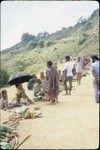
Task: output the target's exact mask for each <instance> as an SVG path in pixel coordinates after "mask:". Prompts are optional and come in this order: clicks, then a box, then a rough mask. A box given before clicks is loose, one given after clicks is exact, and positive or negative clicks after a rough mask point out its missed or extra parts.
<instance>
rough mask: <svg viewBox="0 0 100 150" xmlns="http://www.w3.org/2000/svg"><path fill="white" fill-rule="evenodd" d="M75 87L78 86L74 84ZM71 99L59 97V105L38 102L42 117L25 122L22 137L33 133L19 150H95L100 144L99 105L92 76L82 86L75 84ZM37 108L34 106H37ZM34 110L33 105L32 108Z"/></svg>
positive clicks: (85, 79) (22, 125)
mask: <svg viewBox="0 0 100 150" xmlns="http://www.w3.org/2000/svg"><path fill="white" fill-rule="evenodd" d="M74 84H76V83H74ZM75 88H76V89H75V90H73V91H72V95H71V96H64V95H63V93H60V95H59V103H58V104H57V105H51V106H49V105H47V104H46V103H45V102H37V103H36V104H35V105H38V106H40V107H41V108H42V112H43V117H42V118H38V119H34V120H32V119H29V120H23V121H22V122H21V123H20V125H19V134H20V136H21V137H25V134H26V135H28V134H31V137H30V138H29V139H28V140H27V141H26V142H25V143H23V144H22V146H20V147H19V148H20V149H48V148H49V149H89V148H90V149H91V148H92V149H95V148H97V147H98V145H99V144H98V143H99V135H98V134H99V105H98V104H96V103H95V101H94V97H93V95H92V93H93V89H92V82H91V77H90V75H89V76H87V77H84V78H83V80H82V84H81V85H80V86H78V85H75ZM35 105H34V106H35ZM31 107H33V106H31Z"/></svg>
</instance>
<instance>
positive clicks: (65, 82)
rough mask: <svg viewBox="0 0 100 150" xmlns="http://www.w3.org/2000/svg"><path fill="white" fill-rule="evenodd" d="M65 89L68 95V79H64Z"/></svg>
mask: <svg viewBox="0 0 100 150" xmlns="http://www.w3.org/2000/svg"><path fill="white" fill-rule="evenodd" d="M64 89H65V91H66V95H68V88H67V81H66V80H65V81H64Z"/></svg>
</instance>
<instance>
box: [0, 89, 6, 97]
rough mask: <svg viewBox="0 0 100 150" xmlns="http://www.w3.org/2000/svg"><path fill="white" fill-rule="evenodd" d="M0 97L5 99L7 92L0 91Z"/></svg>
mask: <svg viewBox="0 0 100 150" xmlns="http://www.w3.org/2000/svg"><path fill="white" fill-rule="evenodd" d="M1 97H3V98H7V90H2V91H1Z"/></svg>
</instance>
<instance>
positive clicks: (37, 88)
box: [33, 79, 43, 96]
mask: <svg viewBox="0 0 100 150" xmlns="http://www.w3.org/2000/svg"><path fill="white" fill-rule="evenodd" d="M33 92H34V96H38V95H43V92H42V88H41V80H40V79H38V80H37V83H36V84H35V85H34V87H33Z"/></svg>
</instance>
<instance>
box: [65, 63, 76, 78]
mask: <svg viewBox="0 0 100 150" xmlns="http://www.w3.org/2000/svg"><path fill="white" fill-rule="evenodd" d="M73 68H74V64H73V62H72V61H68V62H66V64H65V66H64V70H65V69H67V74H66V77H70V76H71V77H72V76H73V72H72V69H73Z"/></svg>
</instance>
